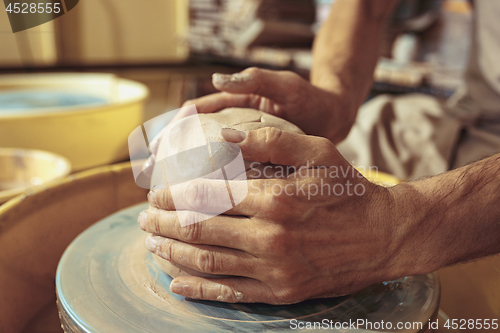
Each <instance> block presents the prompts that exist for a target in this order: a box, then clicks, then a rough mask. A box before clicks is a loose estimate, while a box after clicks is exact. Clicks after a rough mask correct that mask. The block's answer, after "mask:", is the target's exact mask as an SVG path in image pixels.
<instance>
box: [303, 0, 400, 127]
mask: <svg viewBox="0 0 500 333" xmlns="http://www.w3.org/2000/svg"><path fill="white" fill-rule="evenodd" d="M398 3H399V0H387V1H386V0H383V1H373V0H337V1H336V2H335V3H334V4H333V5H332V9H331V12H330V15H329V17H328V18H327V20H326V21H325V22H324V23H323V25H322V27H321V29H320V31H319V32H318V35H317V36H316V39H315V42H314V47H313V59H314V61H313V67H312V70H311V83H312V84H313V85H315V86H317V87H319V88H322V89H324V90H327V91H331V92H334V93H336V94H339V95H341V96H344V102H345V103H346V105H344V106H343V107H344V112H345V116H346V117H349V118H350V119H349V122H350V123H351V124H352V123H354V119H355V117H356V113H357V109H358V108H359V106H361V104H362V103H363V102H364V100H365V98H366V95H367V94H368V91H369V89H370V87H371V85H372V83H373V71H374V69H375V65H376V63H377V59H378V57H379V46H380V43H381V38H382V33H383V31H384V29H385V28H386V26H387V21H388V19H389V18H390V16H391V14H392V13H393V11H394V9H395V6H396V5H397V4H398Z"/></svg>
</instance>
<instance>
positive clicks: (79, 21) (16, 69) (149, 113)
mask: <svg viewBox="0 0 500 333" xmlns="http://www.w3.org/2000/svg"><path fill="white" fill-rule="evenodd" d="M332 2H333V0H316V1H314V0H231V1H229V0H168V1H165V0H149V1H147V2H146V3H145V2H143V1H134V0H85V1H81V2H80V3H79V4H78V6H76V7H75V8H74V9H73V10H72V11H70V12H68V13H67V14H65V15H64V16H62V17H60V18H58V19H56V20H54V21H51V22H48V23H45V24H43V25H40V26H38V27H35V28H32V29H29V30H25V31H22V32H19V33H16V34H13V33H12V31H11V30H10V26H9V21H8V19H7V14H6V12H4V11H2V12H1V13H0V32H1V33H0V72H1V73H2V74H6V73H34V72H45V73H46V72H105V73H113V74H116V75H118V76H120V77H123V78H129V79H133V80H136V81H139V82H142V83H144V84H145V85H146V86H147V87H148V88H149V89H150V98H149V100H148V102H147V104H146V108H145V120H147V119H150V118H152V117H154V116H156V115H158V114H161V113H162V112H164V111H165V110H168V109H175V108H177V107H179V106H180V104H181V103H182V101H184V100H186V99H188V98H194V97H197V96H201V95H204V94H207V93H210V92H212V91H213V87H212V85H211V74H212V73H213V72H216V71H217V72H224V73H233V72H237V71H239V70H241V69H243V68H245V67H248V66H261V67H266V68H273V69H290V70H293V71H296V72H298V73H300V74H301V75H303V76H304V77H308V70H309V68H310V66H311V61H312V60H311V43H312V40H313V38H314V33H315V31H316V30H317V28H318V27H319V26H320V25H321V22H322V21H323V20H324V19H325V18H326V16H327V15H328V12H329V10H330V5H331V3H332ZM470 28H471V13H470V5H469V3H468V1H466V0H443V1H440V0H404V1H402V2H401V5H400V6H399V8H398V10H397V11H396V14H395V16H394V18H393V20H392V25H391V27H390V29H389V30H388V31H387V34H386V38H385V40H384V45H383V48H382V49H383V51H382V58H381V59H380V62H379V65H378V67H377V70H376V72H375V81H376V82H375V85H374V87H373V93H375V94H376V93H381V92H389V93H405V92H412V91H419V92H424V93H428V94H433V95H435V96H440V97H446V96H449V95H450V94H451V93H452V91H453V90H454V89H455V87H456V86H457V85H458V84H459V81H460V77H461V74H462V72H463V70H464V68H465V64H466V61H467V50H468V48H469V44H470Z"/></svg>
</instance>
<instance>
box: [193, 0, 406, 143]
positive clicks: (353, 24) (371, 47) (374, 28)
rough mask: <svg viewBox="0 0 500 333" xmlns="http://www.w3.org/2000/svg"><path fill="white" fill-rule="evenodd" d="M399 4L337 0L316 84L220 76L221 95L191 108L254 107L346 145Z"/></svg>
mask: <svg viewBox="0 0 500 333" xmlns="http://www.w3.org/2000/svg"><path fill="white" fill-rule="evenodd" d="M397 2H398V1H397V0H389V1H385V0H384V1H372V0H337V1H336V2H335V3H334V5H333V6H332V11H331V14H330V16H329V17H328V19H327V20H326V22H325V23H324V24H323V27H322V28H321V30H320V32H319V34H318V36H317V37H316V40H315V44H314V62H313V68H312V73H311V83H312V84H311V83H309V82H308V81H306V80H304V79H302V78H301V77H300V76H298V75H297V74H295V73H292V72H289V71H271V70H264V69H259V68H249V69H246V70H244V71H243V72H241V73H237V74H234V75H222V74H214V77H213V84H214V86H215V88H217V89H218V90H220V91H221V92H220V93H216V94H212V95H208V96H204V97H201V98H198V99H195V100H191V101H187V102H186V103H185V104H195V105H196V106H197V108H198V112H201V113H209V112H215V111H218V110H221V109H223V108H226V107H250V108H255V109H259V110H261V111H265V112H268V113H271V114H274V115H276V116H279V117H281V118H284V119H286V120H288V121H290V122H292V123H294V124H296V125H297V126H299V127H300V128H301V129H302V130H303V131H304V132H305V133H306V134H311V135H316V136H322V137H326V138H328V139H329V140H331V141H332V142H333V143H338V142H340V141H341V140H343V139H344V138H345V137H346V136H347V134H348V133H349V130H350V128H351V126H352V124H353V123H354V119H355V117H356V112H357V109H358V107H359V106H360V105H361V104H362V103H363V102H364V99H365V98H366V95H367V93H368V89H369V88H370V86H371V83H372V76H373V70H374V67H375V64H376V61H377V59H378V56H379V52H378V47H379V44H380V40H381V36H382V31H383V29H384V26H385V23H386V19H387V18H388V17H389V16H390V14H391V13H392V9H393V7H394V6H395V4H396V3H397Z"/></svg>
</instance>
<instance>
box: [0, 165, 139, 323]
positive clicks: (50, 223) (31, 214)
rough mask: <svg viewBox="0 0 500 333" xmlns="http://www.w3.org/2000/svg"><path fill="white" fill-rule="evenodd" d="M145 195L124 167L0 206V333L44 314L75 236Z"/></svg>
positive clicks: (79, 177)
mask: <svg viewBox="0 0 500 333" xmlns="http://www.w3.org/2000/svg"><path fill="white" fill-rule="evenodd" d="M146 193H147V191H145V190H143V189H140V188H139V187H137V186H136V185H135V183H134V179H133V176H132V171H131V169H130V165H129V163H126V164H121V165H116V166H108V167H102V168H97V169H94V170H91V171H86V172H83V173H80V174H77V175H73V176H69V177H66V178H65V179H63V180H62V181H58V182H55V183H51V184H47V185H46V186H44V187H42V188H40V189H37V190H35V191H34V192H29V193H27V194H25V195H23V196H20V197H17V198H15V199H13V200H11V201H9V202H7V203H6V204H4V205H3V206H0V295H2V296H1V297H0V332H2V333H4V332H5V333H11V332H20V331H21V330H22V329H23V327H24V326H25V325H27V324H28V323H29V320H30V319H31V318H33V317H34V316H35V315H36V314H37V313H38V312H40V311H46V310H45V305H46V304H47V303H49V302H51V301H52V300H54V299H55V293H54V280H55V273H56V266H57V263H58V262H59V258H60V257H61V255H62V253H63V251H64V250H65V249H66V247H67V246H68V245H69V243H70V242H71V241H72V240H73V239H74V238H75V237H76V236H77V235H78V234H79V233H81V232H82V231H83V230H85V229H86V228H87V227H89V226H90V225H92V224H93V223H94V222H96V221H99V220H100V219H102V218H104V217H106V216H108V215H110V214H112V213H113V212H116V211H117V210H119V209H122V208H124V207H128V206H131V205H133V204H136V203H138V202H141V201H144V200H145V198H146ZM52 304H53V303H52ZM56 329H57V328H56ZM35 332H36V331H30V333H35Z"/></svg>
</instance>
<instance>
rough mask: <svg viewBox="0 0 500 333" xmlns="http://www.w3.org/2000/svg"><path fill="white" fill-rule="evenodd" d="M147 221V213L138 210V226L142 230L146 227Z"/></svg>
mask: <svg viewBox="0 0 500 333" xmlns="http://www.w3.org/2000/svg"><path fill="white" fill-rule="evenodd" d="M147 222H148V213H147V212H146V211H143V212H140V214H139V226H140V227H141V229H142V230H145V229H146V224H147Z"/></svg>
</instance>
